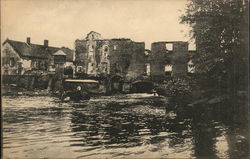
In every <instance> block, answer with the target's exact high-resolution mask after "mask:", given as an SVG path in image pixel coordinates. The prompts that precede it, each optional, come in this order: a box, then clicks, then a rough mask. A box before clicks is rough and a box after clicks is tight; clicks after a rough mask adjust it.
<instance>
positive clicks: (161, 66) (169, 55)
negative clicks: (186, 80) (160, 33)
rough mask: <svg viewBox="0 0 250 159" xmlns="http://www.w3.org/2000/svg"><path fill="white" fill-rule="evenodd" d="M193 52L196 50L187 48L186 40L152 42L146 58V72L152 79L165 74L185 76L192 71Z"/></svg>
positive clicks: (162, 76)
mask: <svg viewBox="0 0 250 159" xmlns="http://www.w3.org/2000/svg"><path fill="white" fill-rule="evenodd" d="M195 53H196V51H189V50H188V43H187V42H183V41H164V42H154V43H152V45H151V52H150V55H149V56H148V58H147V63H146V67H147V70H148V71H147V74H148V75H150V76H151V77H152V78H153V79H159V78H165V77H166V76H186V75H187V74H188V73H194V72H195V67H194V63H193V61H192V55H194V54H195ZM149 70H150V72H149Z"/></svg>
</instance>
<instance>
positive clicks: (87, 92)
mask: <svg viewBox="0 0 250 159" xmlns="http://www.w3.org/2000/svg"><path fill="white" fill-rule="evenodd" d="M98 91H99V82H98V81H96V80H91V79H65V80H64V82H63V93H62V95H61V100H62V101H67V100H70V101H80V100H89V99H90V98H91V96H92V95H93V94H96V93H98Z"/></svg>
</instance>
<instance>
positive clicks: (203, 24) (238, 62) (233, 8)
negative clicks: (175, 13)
mask: <svg viewBox="0 0 250 159" xmlns="http://www.w3.org/2000/svg"><path fill="white" fill-rule="evenodd" d="M181 23H184V24H188V25H190V26H191V28H192V31H191V35H192V38H194V39H195V41H196V47H197V52H198V55H197V56H196V58H195V60H194V61H195V63H196V70H197V72H198V73H200V74H202V76H203V77H207V78H204V80H203V83H202V84H204V83H205V82H206V83H209V84H208V85H207V86H209V87H210V88H219V89H221V88H225V89H223V92H220V91H219V93H228V94H230V95H231V96H233V97H236V93H237V91H239V90H242V89H243V88H245V87H246V86H247V82H248V81H247V79H248V77H247V75H248V55H249V54H248V40H249V39H248V1H247V0H189V2H188V4H187V7H186V13H185V15H183V16H181ZM211 86H212V87H211ZM215 90H216V89H214V92H218V91H215Z"/></svg>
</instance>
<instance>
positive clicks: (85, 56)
mask: <svg viewBox="0 0 250 159" xmlns="http://www.w3.org/2000/svg"><path fill="white" fill-rule="evenodd" d="M144 50H145V44H144V42H134V41H132V40H131V39H103V38H102V37H101V34H99V33H97V32H94V31H91V32H90V33H89V34H87V37H86V38H85V39H83V40H76V41H75V56H76V57H75V63H76V71H77V72H80V73H85V74H87V75H90V76H98V75H118V76H121V77H127V78H137V77H138V76H141V75H143V74H144V73H145V67H144V65H145V59H146V56H145V54H144Z"/></svg>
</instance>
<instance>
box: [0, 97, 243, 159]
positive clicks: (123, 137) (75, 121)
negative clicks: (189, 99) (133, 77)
mask: <svg viewBox="0 0 250 159" xmlns="http://www.w3.org/2000/svg"><path fill="white" fill-rule="evenodd" d="M146 100H148V99H135V100H131V99H127V98H126V99H125V98H124V99H123V98H121V97H120V98H119V99H117V97H99V98H96V99H92V100H90V101H87V102H85V103H78V104H76V103H60V102H59V101H58V100H57V99H55V98H51V97H32V98H30V97H15V98H11V97H4V107H3V117H4V120H3V122H4V124H3V128H4V129H3V130H4V132H3V137H4V139H3V141H4V145H3V147H4V153H5V156H6V157H10V158H12V157H20V158H21V157H22V158H27V157H29V158H38V157H45V158H46V157H47V158H54V157H55V156H56V157H57V158H65V157H66V158H85V157H92V158H100V157H101V158H112V157H127V158H145V157H147V158H159V157H168V158H190V157H196V158H203V157H207V158H229V157H232V156H233V157H235V153H232V152H234V151H235V149H236V148H235V147H236V146H235V145H236V136H237V135H239V132H237V131H232V129H233V127H228V126H225V125H224V124H222V123H221V122H218V121H217V120H214V119H213V118H208V117H207V116H204V115H203V116H200V117H198V116H196V117H194V118H190V117H185V118H184V117H182V118H181V117H180V116H178V115H177V116H176V117H169V116H167V115H166V114H165V109H164V107H161V106H160V105H157V106H155V105H151V104H149V103H150V102H145V101H146ZM127 103H129V104H127ZM210 117H211V116H210ZM233 141H234V142H233ZM59 152H60V153H59ZM245 155H246V154H245Z"/></svg>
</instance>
